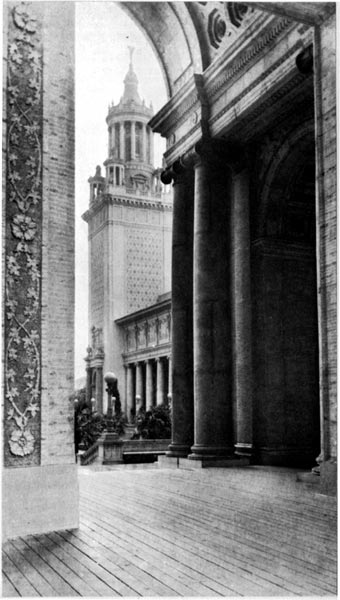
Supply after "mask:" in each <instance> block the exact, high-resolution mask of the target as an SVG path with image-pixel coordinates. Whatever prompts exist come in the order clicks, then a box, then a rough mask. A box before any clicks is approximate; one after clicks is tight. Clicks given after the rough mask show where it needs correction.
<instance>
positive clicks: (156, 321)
mask: <svg viewBox="0 0 340 600" xmlns="http://www.w3.org/2000/svg"><path fill="white" fill-rule="evenodd" d="M118 321H119V320H118ZM122 327H123V328H124V338H125V354H131V353H134V352H136V351H138V350H147V349H149V350H150V349H152V350H154V349H156V348H157V346H158V345H162V344H167V343H170V341H171V315H170V310H169V311H168V312H166V313H164V312H163V313H161V314H159V315H157V314H155V313H153V314H152V315H150V317H145V316H141V317H140V319H138V320H136V321H132V322H131V320H130V322H129V323H126V324H124V325H122Z"/></svg>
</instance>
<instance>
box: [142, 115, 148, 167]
mask: <svg viewBox="0 0 340 600" xmlns="http://www.w3.org/2000/svg"><path fill="white" fill-rule="evenodd" d="M146 143H147V140H146V124H145V123H143V126H142V144H143V149H142V160H143V161H144V162H147V149H146Z"/></svg>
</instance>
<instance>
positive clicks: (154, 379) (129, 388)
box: [125, 356, 172, 421]
mask: <svg viewBox="0 0 340 600" xmlns="http://www.w3.org/2000/svg"><path fill="white" fill-rule="evenodd" d="M125 369H126V414H127V417H128V419H129V421H131V420H132V419H133V417H134V416H135V415H136V414H137V413H138V411H139V410H140V409H144V410H150V409H151V408H152V407H153V406H159V405H161V404H166V403H168V402H169V401H170V400H171V396H172V380H171V372H172V368H171V357H170V356H161V357H157V358H149V359H145V360H139V361H138V362H134V363H129V364H127V365H125Z"/></svg>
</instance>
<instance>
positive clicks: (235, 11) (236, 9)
mask: <svg viewBox="0 0 340 600" xmlns="http://www.w3.org/2000/svg"><path fill="white" fill-rule="evenodd" d="M201 4H203V3H201ZM205 4H207V3H205ZM221 4H222V5H223V4H224V5H225V7H224V14H221V13H222V11H221V9H220V8H213V10H212V11H211V12H209V15H208V36H209V41H210V44H211V45H212V46H213V47H214V48H216V49H218V48H219V46H220V45H221V43H222V41H223V39H224V37H225V36H230V35H231V33H232V26H233V27H236V28H239V27H241V25H242V21H243V19H244V18H245V16H246V14H247V12H248V10H249V9H248V6H247V5H246V4H242V3H241V2H226V3H223V2H221ZM222 10H223V9H222Z"/></svg>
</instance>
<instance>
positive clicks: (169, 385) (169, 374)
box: [168, 356, 172, 397]
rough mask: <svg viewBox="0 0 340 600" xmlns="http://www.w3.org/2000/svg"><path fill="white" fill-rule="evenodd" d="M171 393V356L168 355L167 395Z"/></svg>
mask: <svg viewBox="0 0 340 600" xmlns="http://www.w3.org/2000/svg"><path fill="white" fill-rule="evenodd" d="M171 395H172V366H171V356H169V357H168V397H169V396H170V397H171Z"/></svg>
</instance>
